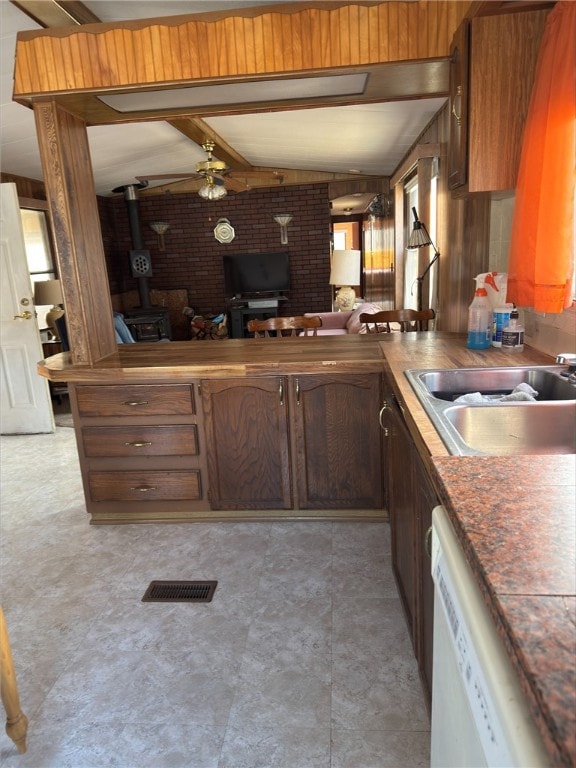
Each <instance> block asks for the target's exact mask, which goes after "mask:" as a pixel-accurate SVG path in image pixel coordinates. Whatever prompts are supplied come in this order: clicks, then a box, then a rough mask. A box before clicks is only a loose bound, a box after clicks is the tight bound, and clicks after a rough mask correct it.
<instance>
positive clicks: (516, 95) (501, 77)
mask: <svg viewBox="0 0 576 768" xmlns="http://www.w3.org/2000/svg"><path fill="white" fill-rule="evenodd" d="M548 13H549V9H540V10H533V11H520V12H517V13H504V14H497V15H492V16H479V17H475V18H473V19H472V20H471V21H470V22H468V21H465V22H463V23H462V25H461V26H460V27H459V28H458V30H457V32H456V34H455V35H454V38H453V43H452V47H451V63H450V110H451V113H450V142H449V149H448V186H449V188H450V189H452V190H455V189H459V190H460V191H462V193H466V192H509V191H512V190H514V189H515V187H516V179H517V175H518V166H519V163H520V152H521V149H522V135H523V131H524V125H525V122H526V116H527V114H528V107H529V104H530V97H531V93H532V86H533V83H534V75H535V71H536V63H537V59H538V52H539V49H540V41H541V39H542V34H543V32H544V26H545V23H546V17H547V15H548Z"/></svg>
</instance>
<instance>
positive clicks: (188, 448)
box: [82, 424, 198, 458]
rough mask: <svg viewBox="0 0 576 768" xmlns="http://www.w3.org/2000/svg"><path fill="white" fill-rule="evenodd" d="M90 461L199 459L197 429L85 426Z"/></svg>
mask: <svg viewBox="0 0 576 768" xmlns="http://www.w3.org/2000/svg"><path fill="white" fill-rule="evenodd" d="M82 445H83V447H84V455H85V456H87V457H89V458H104V457H115V456H118V457H125V456H197V455H198V430H197V427H196V425H195V424H190V425H184V426H176V425H175V426H136V427H83V428H82Z"/></svg>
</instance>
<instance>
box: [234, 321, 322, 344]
mask: <svg viewBox="0 0 576 768" xmlns="http://www.w3.org/2000/svg"><path fill="white" fill-rule="evenodd" d="M321 325H322V318H321V317H304V316H297V317H269V318H268V319H267V320H250V321H249V322H248V325H247V327H248V331H249V332H250V333H253V334H254V338H255V339H258V338H276V339H285V338H291V337H293V336H316V335H317V334H316V331H317V329H318V328H320V327H321ZM285 331H289V333H285Z"/></svg>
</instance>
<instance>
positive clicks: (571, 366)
mask: <svg viewBox="0 0 576 768" xmlns="http://www.w3.org/2000/svg"><path fill="white" fill-rule="evenodd" d="M556 362H557V363H558V364H559V365H567V366H568V368H566V370H565V371H560V376H565V377H566V378H567V379H568V381H570V382H571V383H572V384H576V354H573V353H572V352H561V353H560V354H559V355H556Z"/></svg>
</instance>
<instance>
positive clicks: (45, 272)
mask: <svg viewBox="0 0 576 768" xmlns="http://www.w3.org/2000/svg"><path fill="white" fill-rule="evenodd" d="M20 217H21V219H22V229H23V230H24V245H25V247H26V260H27V262H28V271H29V272H30V279H31V281H32V285H34V283H36V282H41V281H42V280H54V279H55V278H56V276H57V275H56V270H55V269H54V259H53V258H52V247H51V243H50V234H49V232H48V222H47V219H46V211H44V210H36V209H32V208H21V209H20ZM49 310H50V307H49V306H46V307H36V314H37V319H38V327H39V328H46V313H47V312H48V311H49Z"/></svg>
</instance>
